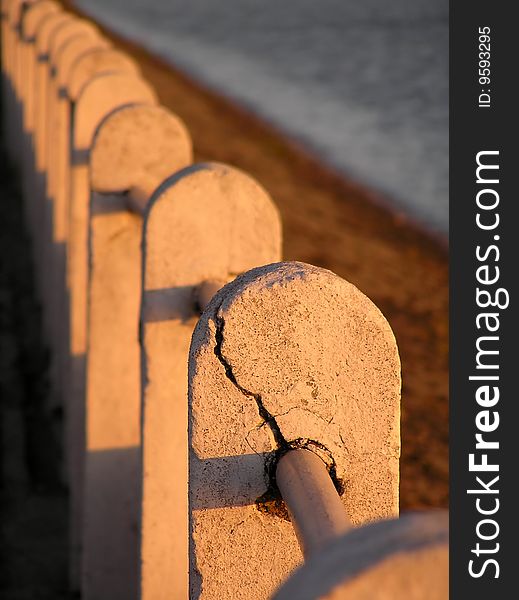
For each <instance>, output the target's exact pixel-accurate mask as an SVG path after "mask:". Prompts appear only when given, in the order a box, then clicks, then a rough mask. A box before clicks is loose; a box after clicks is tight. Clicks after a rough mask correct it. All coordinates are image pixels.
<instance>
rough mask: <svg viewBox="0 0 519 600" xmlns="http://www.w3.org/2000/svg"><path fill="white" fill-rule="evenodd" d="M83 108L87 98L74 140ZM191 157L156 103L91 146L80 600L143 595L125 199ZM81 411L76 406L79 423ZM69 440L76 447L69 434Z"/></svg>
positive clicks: (131, 225)
mask: <svg viewBox="0 0 519 600" xmlns="http://www.w3.org/2000/svg"><path fill="white" fill-rule="evenodd" d="M110 78H113V79H115V80H116V81H117V84H118V85H117V87H118V88H119V89H120V88H121V86H122V85H123V84H124V83H125V80H124V78H123V77H122V76H117V77H115V76H110ZM101 79H103V78H97V80H94V82H95V81H99V80H101ZM104 79H108V78H104ZM127 79H129V78H127ZM134 81H138V80H137V79H135V78H134ZM94 82H93V83H94ZM96 89H97V87H96ZM87 92H88V89H87V88H85V92H84V93H87ZM95 97H99V96H98V95H96V96H95ZM80 107H81V98H80V100H79V102H78V113H77V121H76V124H77V128H78V133H79V131H80V129H81V119H80V115H79V109H80ZM191 160H192V148H191V140H190V137H189V135H188V133H187V130H186V128H185V126H184V125H183V123H182V122H181V121H180V120H179V119H178V118H177V117H175V116H173V115H171V114H170V113H169V112H168V111H166V110H165V109H163V108H158V107H151V106H134V107H128V108H123V109H121V110H119V111H117V112H114V113H112V114H111V115H110V116H109V117H108V118H107V119H106V120H105V121H104V122H103V123H102V125H101V126H100V128H99V130H98V132H97V135H96V137H95V140H94V143H93V147H92V152H91V175H90V179H91V185H92V190H93V193H92V209H91V210H92V212H91V221H90V223H91V233H90V236H91V237H90V248H91V264H90V294H89V298H90V301H89V321H88V322H89V332H88V334H89V337H88V361H87V406H86V456H85V466H84V474H85V479H84V507H83V517H84V520H83V585H82V588H83V589H82V597H83V598H85V599H86V600H97V599H98V598H115V597H120V598H125V599H128V600H131V599H132V598H137V597H138V589H139V585H138V578H139V546H138V515H139V490H140V481H141V469H140V435H141V433H140V430H141V425H140V421H141V410H140V358H139V355H140V352H139V336H138V323H139V308H140V298H141V286H142V274H141V237H142V214H141V212H142V210H143V209H144V207H143V206H140V207H139V208H140V211H139V213H135V212H133V213H132V212H130V211H129V210H128V207H129V204H128V195H126V194H125V193H124V192H127V191H129V197H131V196H132V195H135V196H136V197H137V198H145V197H146V196H147V197H148V198H149V196H150V195H151V193H152V191H153V189H154V188H155V187H156V186H157V185H158V184H159V183H160V182H161V181H162V179H164V178H165V177H166V174H168V173H171V172H172V171H176V170H178V169H179V168H181V167H184V166H185V165H186V164H189V163H190V162H191ZM130 206H131V205H130ZM76 408H78V407H77V406H76ZM80 412H81V408H80V407H79V411H78V412H77V413H76V416H77V417H80V416H81V415H80ZM75 421H76V423H75V426H76V427H77V425H79V421H78V420H77V419H75ZM71 426H74V423H71ZM70 441H71V444H74V443H75V442H74V439H73V435H72V436H71V437H70Z"/></svg>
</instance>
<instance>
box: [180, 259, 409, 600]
mask: <svg viewBox="0 0 519 600" xmlns="http://www.w3.org/2000/svg"><path fill="white" fill-rule="evenodd" d="M399 417H400V362H399V357H398V351H397V347H396V342H395V339H394V336H393V333H392V331H391V329H390V327H389V325H388V323H387V321H386V320H385V319H384V317H383V316H382V314H381V313H380V311H379V310H378V309H377V308H376V306H374V305H373V304H372V302H371V301H370V300H369V299H368V298H367V297H366V296H364V295H363V294H362V293H361V292H360V291H359V290H358V289H357V288H355V287H354V286H353V285H351V284H349V283H348V282H346V281H344V280H343V279H341V278H339V277H338V276H336V275H334V274H333V273H331V272H330V271H326V270H324V269H319V268H317V267H312V266H310V265H305V264H303V263H281V264H278V265H271V266H267V267H263V268H259V269H254V270H252V271H251V272H249V273H246V274H245V275H243V276H241V277H239V278H237V279H236V280H235V281H234V282H232V283H230V284H228V285H227V286H226V287H224V288H223V289H222V290H221V291H220V292H219V293H218V294H216V296H215V297H214V298H213V300H212V301H211V303H210V304H209V306H208V308H207V310H206V311H205V313H204V314H203V315H202V317H201V319H200V321H199V323H198V325H197V327H196V329H195V332H194V334H193V341H192V345H191V351H190V364H189V425H190V435H189V451H190V472H189V474H190V493H189V499H190V526H191V566H190V574H191V582H190V583H191V593H192V595H193V597H198V596H200V597H201V598H214V597H218V598H244V599H245V598H251V597H254V598H258V599H259V598H267V597H268V596H269V594H271V593H272V591H273V589H275V587H277V585H279V583H280V582H281V581H283V580H284V579H285V578H286V576H287V575H288V573H289V572H290V571H291V570H292V569H293V568H294V567H295V566H296V565H297V564H298V562H299V561H300V560H301V556H300V551H299V548H298V545H297V541H296V538H295V535H294V532H293V530H292V526H291V525H290V523H288V522H287V521H285V520H283V519H282V518H281V517H280V516H277V513H274V514H272V513H269V511H268V506H265V505H262V504H261V503H260V506H263V507H264V511H260V510H258V508H257V507H256V505H255V502H256V500H257V499H258V498H259V497H260V496H262V495H263V494H264V493H265V492H266V491H267V488H268V487H269V481H268V478H267V477H266V475H265V466H266V462H268V461H269V460H272V456H273V452H275V451H277V450H279V449H280V448H281V449H282V448H286V447H287V446H289V445H297V446H299V445H303V446H308V447H309V448H310V449H313V450H314V451H316V452H317V453H318V454H320V455H321V456H322V458H323V459H324V460H325V461H327V462H328V464H329V465H330V467H331V466H334V468H335V471H336V475H337V477H338V479H340V480H341V481H342V484H343V486H344V495H343V496H342V498H343V501H344V505H345V508H346V511H347V513H348V515H349V517H350V519H351V520H352V521H353V523H355V524H360V523H363V522H366V521H370V520H375V519H379V518H382V517H388V516H393V515H395V514H397V512H398V471H399V450H400V436H399V433H400V430H399ZM216 540H218V543H215V541H216ZM223 573H225V577H222V574H223Z"/></svg>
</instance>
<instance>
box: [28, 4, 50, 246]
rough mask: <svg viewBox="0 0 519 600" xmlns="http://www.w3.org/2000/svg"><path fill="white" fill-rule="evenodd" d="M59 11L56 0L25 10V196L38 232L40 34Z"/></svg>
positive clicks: (30, 224)
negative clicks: (37, 97) (37, 72)
mask: <svg viewBox="0 0 519 600" xmlns="http://www.w3.org/2000/svg"><path fill="white" fill-rule="evenodd" d="M58 11H59V5H58V4H57V2H53V0H41V1H40V2H36V3H35V4H33V5H32V6H31V7H30V8H29V9H28V10H27V11H26V13H25V15H24V18H23V21H22V36H23V43H24V48H23V53H22V70H23V72H24V73H25V75H24V78H23V82H24V90H23V97H24V115H23V121H24V136H23V140H22V143H23V150H22V152H23V158H22V164H23V182H22V185H23V195H24V199H25V209H26V216H27V223H28V224H29V227H30V230H31V233H32V234H33V236H34V235H35V230H36V229H37V227H41V223H37V222H36V220H35V206H34V202H35V197H34V195H35V189H36V187H35V177H34V171H35V155H34V150H33V149H34V141H35V140H34V135H35V115H36V107H37V103H36V96H35V91H36V69H37V55H36V34H37V32H38V29H39V27H40V26H41V24H42V22H43V20H44V19H45V18H46V17H47V16H50V15H51V14H54V13H57V12H58Z"/></svg>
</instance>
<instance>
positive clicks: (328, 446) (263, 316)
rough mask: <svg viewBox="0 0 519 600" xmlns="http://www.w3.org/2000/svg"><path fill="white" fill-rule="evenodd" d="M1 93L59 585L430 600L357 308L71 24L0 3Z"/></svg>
mask: <svg viewBox="0 0 519 600" xmlns="http://www.w3.org/2000/svg"><path fill="white" fill-rule="evenodd" d="M2 78H3V81H2V84H3V107H4V119H5V122H4V135H5V138H6V139H5V142H6V147H7V149H8V151H9V153H10V155H11V158H12V160H13V161H14V162H16V163H17V165H18V166H19V169H20V173H21V181H22V184H23V195H24V201H25V207H26V217H27V223H28V226H29V228H30V231H31V233H32V237H33V244H34V260H35V263H36V271H37V277H38V285H39V291H40V294H41V298H42V301H43V306H44V325H45V332H46V335H47V336H48V339H49V341H50V343H51V347H52V356H53V361H52V395H51V399H50V400H49V407H48V409H49V410H50V411H52V410H55V409H60V408H62V409H63V412H64V415H65V436H64V438H65V439H64V442H63V445H64V456H65V461H66V469H65V473H64V478H65V480H66V482H67V485H68V488H69V490H70V571H71V572H70V581H71V586H72V588H73V589H76V590H80V591H81V594H82V597H83V598H85V599H86V600H104V599H106V598H121V599H124V600H131V599H132V598H137V597H139V598H142V599H145V600H161V599H166V598H168V599H169V598H188V597H190V598H205V599H211V600H215V599H233V600H235V599H238V598H244V599H248V600H250V599H255V600H261V599H266V598H271V597H275V598H276V599H277V600H286V599H295V598H297V599H304V598H308V599H316V598H325V597H326V598H328V597H330V598H331V597H332V596H333V598H364V597H370V598H378V597H379V596H378V595H377V594H378V593H379V592H380V590H383V591H384V593H385V594H386V595H384V598H402V597H406V598H444V597H446V594H447V592H446V589H447V588H446V586H447V583H446V569H447V566H446V564H447V563H446V561H447V541H446V540H447V524H446V516H445V515H444V514H427V515H417V514H415V515H409V516H406V517H403V518H401V519H396V518H394V517H396V516H397V514H398V480H399V453H400V429H399V419H400V363H399V356H398V350H397V346H396V342H395V339H394V336H393V333H392V331H391V329H390V327H389V325H388V323H387V322H386V320H385V319H384V317H383V316H382V314H381V313H380V312H379V310H378V309H377V308H376V307H375V306H374V305H373V304H372V303H371V301H370V300H369V299H368V298H367V297H366V296H364V295H363V294H362V293H361V292H360V291H359V290H357V289H356V288H355V287H354V286H353V285H351V284H349V283H348V282H346V281H344V280H343V279H341V278H339V277H338V276H336V275H334V274H333V273H331V272H329V271H326V270H324V269H320V268H317V267H314V266H311V265H307V264H303V263H297V262H291V263H287V262H284V263H283V262H279V261H280V260H281V223H280V218H279V214H278V211H277V209H276V206H275V205H274V203H273V201H272V200H271V198H270V197H269V195H268V193H267V192H266V191H265V190H264V189H263V188H262V187H261V186H260V185H259V184H258V183H257V182H256V181H254V180H253V179H252V178H251V177H250V176H248V175H247V174H245V173H243V172H241V171H239V170H237V169H235V168H233V167H231V166H228V165H224V164H218V163H205V164H193V151H192V142H191V138H190V135H189V132H188V130H187V128H186V126H185V125H184V124H183V123H182V121H181V120H180V119H179V118H178V117H177V116H175V115H174V114H172V113H171V112H169V111H168V110H167V109H166V108H164V107H163V106H160V104H159V102H158V100H157V95H156V93H155V91H154V90H153V89H152V88H151V87H150V85H149V84H148V83H147V82H146V81H145V80H144V79H143V78H142V77H141V75H140V71H139V65H138V64H136V62H135V61H134V60H133V59H132V58H130V57H129V56H127V55H126V54H124V53H123V52H120V51H119V50H117V49H116V48H114V47H113V46H112V45H111V43H110V41H109V40H108V39H107V38H106V37H104V36H103V35H101V33H100V32H99V31H98V29H97V28H96V27H95V26H94V25H93V24H92V23H90V22H88V21H86V20H83V19H80V18H78V17H77V16H75V15H73V14H70V13H69V12H67V11H65V10H63V8H62V7H61V6H60V4H59V3H57V2H54V1H52V0H39V1H35V2H21V1H20V0H10V1H9V0H8V1H3V2H2ZM222 143H225V141H224V140H222ZM262 265H263V266H262ZM391 517H393V518H391ZM371 521H374V522H373V523H370V524H365V523H367V522H371ZM362 524H365V525H363V526H362V527H355V528H353V529H352V525H355V526H359V525H362ZM302 553H303V555H304V557H305V559H306V563H305V564H304V565H303V566H301V567H300V568H299V569H298V570H296V571H295V572H294V573H293V574H292V571H293V570H294V569H295V568H296V567H297V566H298V565H299V564H300V563H301V558H302ZM280 586H281V587H280ZM380 597H382V596H380Z"/></svg>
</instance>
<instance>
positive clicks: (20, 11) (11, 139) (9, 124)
mask: <svg viewBox="0 0 519 600" xmlns="http://www.w3.org/2000/svg"><path fill="white" fill-rule="evenodd" d="M30 4H31V2H22V1H21V0H11V2H10V3H9V4H8V5H7V6H6V13H7V24H6V30H5V33H6V34H7V39H6V46H5V51H6V57H7V70H8V78H9V89H10V91H9V93H8V94H7V98H6V100H7V103H6V108H7V110H8V112H9V120H8V121H6V123H5V124H6V134H7V146H8V148H9V152H10V155H11V157H12V158H13V159H14V160H15V161H16V162H17V163H18V164H20V163H21V155H22V145H21V141H20V140H21V134H22V131H23V121H22V118H23V112H22V111H23V105H22V98H21V91H22V87H23V76H22V72H21V62H22V36H21V23H22V20H23V16H24V13H25V12H26V11H27V9H28V8H29V6H30Z"/></svg>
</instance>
